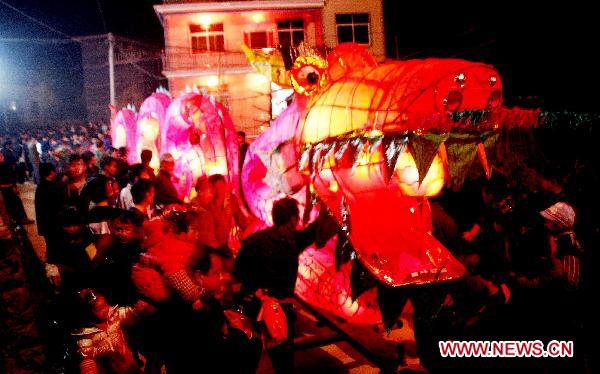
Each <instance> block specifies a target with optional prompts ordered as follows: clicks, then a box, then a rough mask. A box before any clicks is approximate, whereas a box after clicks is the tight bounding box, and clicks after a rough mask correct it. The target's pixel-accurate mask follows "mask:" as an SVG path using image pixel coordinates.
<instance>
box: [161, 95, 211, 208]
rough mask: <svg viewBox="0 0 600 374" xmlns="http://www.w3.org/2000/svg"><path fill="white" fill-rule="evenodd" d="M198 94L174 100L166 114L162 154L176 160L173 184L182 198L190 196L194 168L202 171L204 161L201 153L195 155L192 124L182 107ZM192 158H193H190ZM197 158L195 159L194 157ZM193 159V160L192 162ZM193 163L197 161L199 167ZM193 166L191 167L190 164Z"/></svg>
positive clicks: (162, 130) (162, 131)
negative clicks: (185, 116)
mask: <svg viewBox="0 0 600 374" xmlns="http://www.w3.org/2000/svg"><path fill="white" fill-rule="evenodd" d="M191 95H196V94H186V95H182V96H179V97H178V98H176V99H174V100H173V101H172V102H171V104H170V105H169V107H168V108H167V113H166V114H165V122H164V128H162V129H161V133H162V134H164V138H163V140H162V146H161V149H160V153H161V155H162V154H165V153H170V154H171V155H172V156H173V158H174V159H175V170H174V171H173V176H172V177H173V184H174V185H175V188H176V189H177V192H178V193H179V196H180V198H182V199H183V198H184V197H185V196H187V195H188V194H189V191H190V190H191V186H192V183H193V177H192V171H191V168H192V166H196V168H197V169H198V170H202V166H203V160H202V159H201V156H202V155H201V153H200V154H195V153H196V152H195V150H194V149H193V148H192V143H191V141H190V128H191V127H192V124H191V123H188V122H187V121H186V120H184V118H183V117H182V116H181V107H182V105H184V100H186V98H187V97H190V96H191ZM190 156H192V157H190ZM193 156H195V157H193ZM190 159H191V160H190ZM191 161H197V165H196V164H194V163H192V162H191ZM191 163H192V164H193V165H190V164H191Z"/></svg>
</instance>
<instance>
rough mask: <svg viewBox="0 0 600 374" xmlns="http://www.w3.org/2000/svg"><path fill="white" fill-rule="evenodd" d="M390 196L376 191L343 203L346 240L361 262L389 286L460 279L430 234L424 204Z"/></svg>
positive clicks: (456, 267) (454, 263)
mask: <svg viewBox="0 0 600 374" xmlns="http://www.w3.org/2000/svg"><path fill="white" fill-rule="evenodd" d="M391 194H393V193H392V192H389V191H386V192H382V191H379V192H378V193H373V194H370V195H369V196H367V195H362V196H360V198H357V196H354V198H350V199H348V200H346V206H347V208H348V211H349V212H350V217H351V218H350V226H351V230H350V239H351V241H352V244H353V246H354V248H355V250H356V253H357V254H358V258H359V259H360V261H361V262H362V263H363V264H364V265H365V266H366V267H367V268H368V269H369V270H370V271H371V273H373V275H374V276H375V277H376V278H377V279H378V280H379V281H381V282H382V283H383V284H386V285H389V286H402V285H408V284H422V283H429V282H435V281H443V280H450V279H455V278H458V277H460V276H461V275H462V274H463V273H464V267H463V266H462V264H460V262H458V261H457V260H456V259H455V258H454V256H453V255H452V254H451V253H450V252H449V251H448V250H447V249H446V248H445V247H444V246H443V245H442V244H441V243H440V242H438V241H437V240H436V239H435V238H434V237H433V236H432V235H431V233H430V232H431V211H430V208H429V205H428V203H427V201H426V200H424V199H419V198H414V197H406V196H397V195H395V194H394V195H395V196H388V195H391Z"/></svg>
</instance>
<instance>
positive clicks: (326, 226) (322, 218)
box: [294, 205, 339, 255]
mask: <svg viewBox="0 0 600 374" xmlns="http://www.w3.org/2000/svg"><path fill="white" fill-rule="evenodd" d="M338 228H339V227H338V225H337V222H336V221H335V219H334V218H333V217H332V216H331V215H330V214H329V212H327V210H326V208H324V206H323V205H321V208H320V209H319V216H318V217H317V219H316V220H315V221H314V222H313V223H311V224H309V225H308V226H306V228H304V229H303V230H300V231H296V233H295V235H294V236H295V239H296V248H298V251H299V253H298V255H300V253H302V252H303V251H304V250H305V249H306V248H308V246H310V245H311V244H312V243H315V241H316V242H317V243H316V244H318V245H317V246H318V247H319V248H321V247H323V246H324V245H325V243H327V241H328V240H329V239H331V238H332V237H333V236H334V235H335V234H337V232H338Z"/></svg>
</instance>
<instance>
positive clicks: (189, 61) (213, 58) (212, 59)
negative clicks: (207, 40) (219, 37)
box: [163, 51, 250, 71]
mask: <svg viewBox="0 0 600 374" xmlns="http://www.w3.org/2000/svg"><path fill="white" fill-rule="evenodd" d="M163 66H164V68H165V70H167V71H178V70H204V69H206V70H208V69H227V68H241V67H249V66H250V64H248V60H247V59H246V55H245V54H244V53H243V52H227V51H225V52H206V53H197V54H192V53H191V52H189V51H186V52H168V53H163Z"/></svg>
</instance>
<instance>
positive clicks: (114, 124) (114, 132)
mask: <svg viewBox="0 0 600 374" xmlns="http://www.w3.org/2000/svg"><path fill="white" fill-rule="evenodd" d="M113 108H114V107H111V111H113V113H114V109H113ZM136 117H137V114H136V112H135V108H134V107H133V106H131V105H128V106H127V107H126V108H123V109H121V110H119V111H118V112H117V113H116V114H114V115H113V116H112V118H111V126H110V131H111V143H112V146H113V147H115V148H117V149H118V148H121V147H125V148H127V161H128V162H129V163H135V162H136V140H137V125H136Z"/></svg>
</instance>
